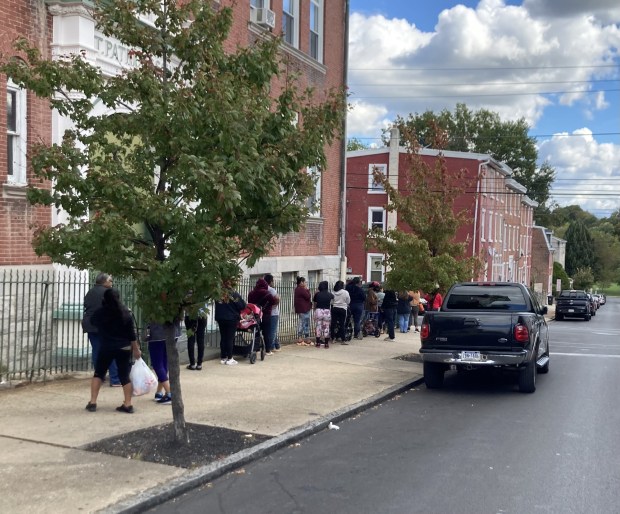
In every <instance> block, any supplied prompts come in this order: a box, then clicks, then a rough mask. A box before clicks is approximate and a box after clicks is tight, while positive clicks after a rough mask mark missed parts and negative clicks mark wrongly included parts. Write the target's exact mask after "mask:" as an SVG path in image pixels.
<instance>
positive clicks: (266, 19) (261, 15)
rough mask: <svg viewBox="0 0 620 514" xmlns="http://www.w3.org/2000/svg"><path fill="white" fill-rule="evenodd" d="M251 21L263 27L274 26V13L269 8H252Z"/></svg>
mask: <svg viewBox="0 0 620 514" xmlns="http://www.w3.org/2000/svg"><path fill="white" fill-rule="evenodd" d="M252 21H253V22H254V23H257V24H258V25H262V26H263V27H269V28H271V29H273V28H275V26H276V13H275V12H273V11H272V10H271V9H265V8H260V9H252Z"/></svg>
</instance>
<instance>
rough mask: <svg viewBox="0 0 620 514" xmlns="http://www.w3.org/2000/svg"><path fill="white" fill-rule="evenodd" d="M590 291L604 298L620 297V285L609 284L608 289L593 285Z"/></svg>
mask: <svg viewBox="0 0 620 514" xmlns="http://www.w3.org/2000/svg"><path fill="white" fill-rule="evenodd" d="M592 290H593V291H596V292H598V293H603V294H604V295H606V296H620V283H616V284H611V285H610V286H609V287H599V286H597V285H596V284H595V285H594V286H593V287H592Z"/></svg>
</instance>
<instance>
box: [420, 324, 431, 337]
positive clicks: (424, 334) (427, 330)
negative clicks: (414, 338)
mask: <svg viewBox="0 0 620 514" xmlns="http://www.w3.org/2000/svg"><path fill="white" fill-rule="evenodd" d="M430 333H431V327H429V325H428V323H422V327H421V328H420V339H426V338H427V337H428V336H429V335H430Z"/></svg>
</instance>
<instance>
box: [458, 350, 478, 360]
mask: <svg viewBox="0 0 620 514" xmlns="http://www.w3.org/2000/svg"><path fill="white" fill-rule="evenodd" d="M461 360H462V361H474V362H479V361H480V352H461Z"/></svg>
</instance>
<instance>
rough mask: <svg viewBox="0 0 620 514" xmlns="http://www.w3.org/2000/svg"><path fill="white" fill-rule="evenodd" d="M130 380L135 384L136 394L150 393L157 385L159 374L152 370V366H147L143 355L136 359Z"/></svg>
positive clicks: (134, 392) (134, 393)
mask: <svg viewBox="0 0 620 514" xmlns="http://www.w3.org/2000/svg"><path fill="white" fill-rule="evenodd" d="M129 380H131V385H132V386H133V395H134V396H142V395H143V394H147V393H150V392H151V391H152V390H153V389H154V388H155V386H157V375H155V373H153V371H151V368H149V367H148V366H147V364H146V362H144V360H143V359H142V357H140V358H139V359H136V362H134V364H133V366H132V367H131V372H130V373H129Z"/></svg>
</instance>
